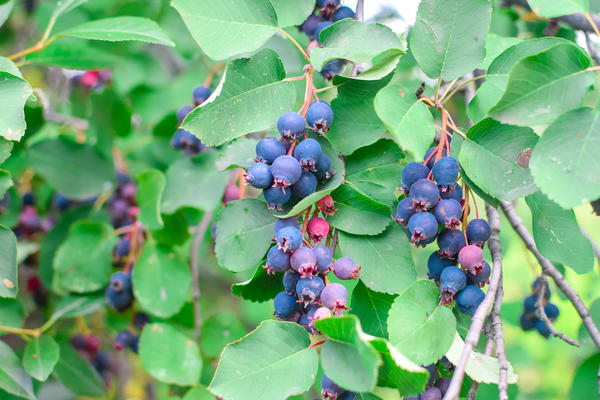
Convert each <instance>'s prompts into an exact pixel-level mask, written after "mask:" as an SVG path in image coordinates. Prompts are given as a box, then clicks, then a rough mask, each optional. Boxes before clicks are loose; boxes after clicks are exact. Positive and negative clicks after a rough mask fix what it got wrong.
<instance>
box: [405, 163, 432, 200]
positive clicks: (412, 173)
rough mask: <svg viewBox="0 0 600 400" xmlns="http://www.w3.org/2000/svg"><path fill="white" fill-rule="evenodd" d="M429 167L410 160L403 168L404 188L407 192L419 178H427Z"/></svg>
mask: <svg viewBox="0 0 600 400" xmlns="http://www.w3.org/2000/svg"><path fill="white" fill-rule="evenodd" d="M428 175H429V168H427V166H426V165H423V163H420V162H415V161H413V162H409V163H408V164H406V165H405V166H404V168H402V189H403V190H404V192H405V193H409V192H410V187H411V186H412V184H413V183H415V182H416V181H418V180H419V179H427V176H428Z"/></svg>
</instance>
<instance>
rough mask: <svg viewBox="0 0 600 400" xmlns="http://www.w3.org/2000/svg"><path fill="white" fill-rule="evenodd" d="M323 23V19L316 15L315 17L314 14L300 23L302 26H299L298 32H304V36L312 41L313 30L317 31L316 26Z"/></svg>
mask: <svg viewBox="0 0 600 400" xmlns="http://www.w3.org/2000/svg"><path fill="white" fill-rule="evenodd" d="M323 21H325V19H324V18H322V17H320V16H318V15H315V14H311V15H310V16H309V17H308V18H306V20H305V21H304V22H303V23H302V25H301V26H300V30H301V31H302V32H304V33H305V34H306V36H308V37H309V39H314V38H315V29H317V26H318V25H319V24H320V23H321V22H323Z"/></svg>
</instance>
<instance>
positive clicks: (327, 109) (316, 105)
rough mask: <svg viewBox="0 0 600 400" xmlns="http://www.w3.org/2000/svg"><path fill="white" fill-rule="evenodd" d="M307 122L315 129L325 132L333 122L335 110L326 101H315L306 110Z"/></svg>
mask: <svg viewBox="0 0 600 400" xmlns="http://www.w3.org/2000/svg"><path fill="white" fill-rule="evenodd" d="M306 122H307V123H308V126H309V127H310V129H312V130H313V131H316V132H319V133H321V134H325V133H326V132H327V131H328V130H329V127H330V126H331V123H332V122H333V110H332V109H331V106H330V105H329V104H328V103H326V102H324V101H313V102H312V103H311V104H310V106H308V111H307V112H306Z"/></svg>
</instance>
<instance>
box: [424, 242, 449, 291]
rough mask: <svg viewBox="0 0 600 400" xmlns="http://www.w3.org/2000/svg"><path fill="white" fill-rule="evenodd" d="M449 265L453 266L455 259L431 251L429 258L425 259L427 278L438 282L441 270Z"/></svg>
mask: <svg viewBox="0 0 600 400" xmlns="http://www.w3.org/2000/svg"><path fill="white" fill-rule="evenodd" d="M438 239H439V238H438ZM450 266H454V267H455V266H456V261H454V260H451V259H448V258H444V257H442V256H441V255H440V253H438V252H437V251H434V252H433V253H431V255H430V256H429V259H428V260H427V277H428V278H429V279H433V280H434V281H436V282H439V281H440V276H441V274H442V271H443V270H444V269H445V268H446V267H450Z"/></svg>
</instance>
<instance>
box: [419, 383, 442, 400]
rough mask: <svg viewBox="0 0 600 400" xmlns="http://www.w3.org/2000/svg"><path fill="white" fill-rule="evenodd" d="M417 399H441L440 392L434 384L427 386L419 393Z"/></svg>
mask: <svg viewBox="0 0 600 400" xmlns="http://www.w3.org/2000/svg"><path fill="white" fill-rule="evenodd" d="M419 400H442V392H441V390H440V389H438V388H437V387H435V386H434V387H430V388H427V389H426V390H425V391H424V392H423V393H421V395H420V396H419Z"/></svg>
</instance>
